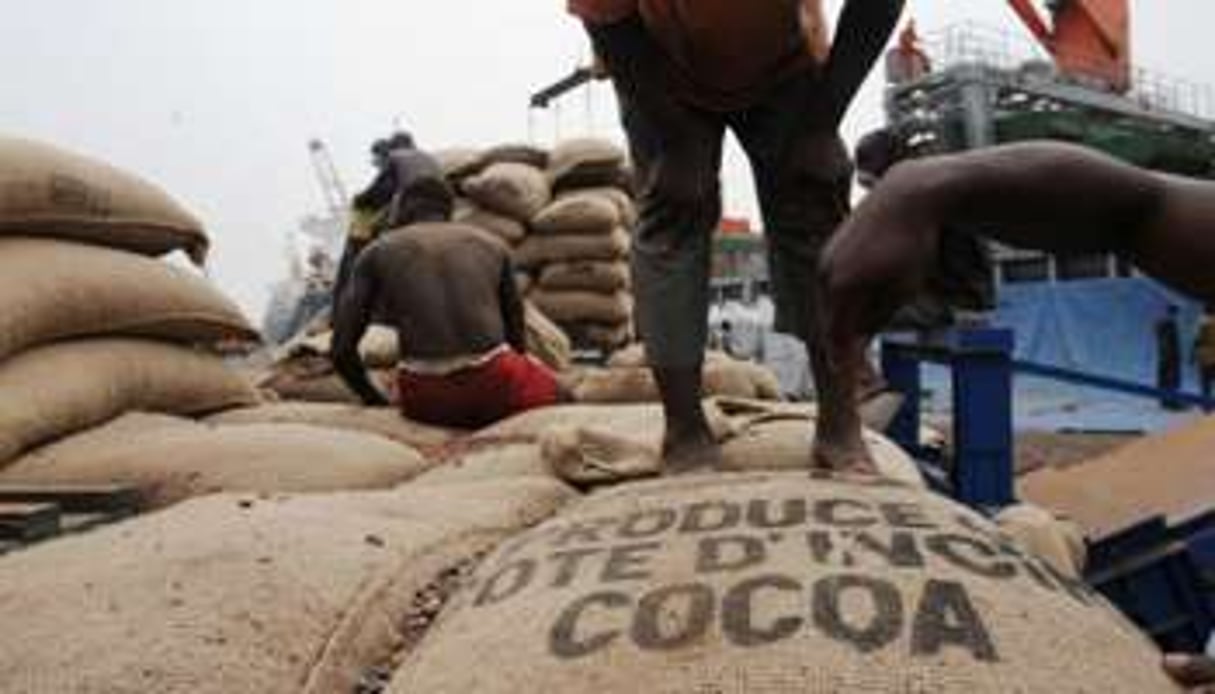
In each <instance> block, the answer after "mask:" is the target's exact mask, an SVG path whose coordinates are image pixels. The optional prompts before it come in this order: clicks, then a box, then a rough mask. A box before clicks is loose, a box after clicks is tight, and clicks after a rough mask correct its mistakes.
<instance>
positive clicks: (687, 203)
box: [569, 0, 903, 471]
mask: <svg viewBox="0 0 1215 694" xmlns="http://www.w3.org/2000/svg"><path fill="white" fill-rule="evenodd" d="M902 5H903V2H902V0H848V1H847V2H845V3H844V9H843V12H842V14H841V16H840V21H839V31H838V32H837V33H836V36H835V40H834V45H830V46H829V44H830V43H831V42H830V41H829V40H828V39H827V38H826V29H825V22H824V20H823V17H822V12H821V8H820V3H819V2H818V0H801V1H800V2H799V0H748V1H747V2H740V1H739V0H570V2H569V10H570V11H571V12H572V13H573V14H575V15H577V16H578V17H580V18H581V19H582V20H583V21H584V22H585V23H586V26H587V30H588V32H589V33H590V36H591V39H592V42H593V44H594V47H595V51H596V53H597V54H598V55H599V57H600V59H601V61H602V64H603V66H604V67H605V68H606V70H607V72H608V73H609V74H610V75H611V77H612V80H613V82H614V84H615V87H616V92H617V95H618V97H619V102H620V110H621V119H622V121H623V124H624V128H625V131H626V132H627V134H628V138H629V145H630V149H631V154H632V159H633V164H634V166H635V168H636V174H637V184H638V188H639V190H638V192H639V197H640V201H641V204H640V213H641V214H640V222H639V225H638V227H637V229H636V232H635V237H634V240H633V275H634V286H635V292H636V298H637V323H638V329H639V332H640V335H641V338H642V340H643V342H644V343H645V346H646V354H647V356H648V358H649V360H650V363H651V365H652V368H653V369H654V376H655V380H656V381H657V383H658V386H659V391H660V393H661V396H662V403H663V409H664V414H665V417H666V433H665V440H664V457H665V458H666V463H667V467H668V469H669V470H672V471H681V470H687V469H691V468H697V467H702V466H705V465H710V464H712V463H713V462H714V461H715V460H716V458H717V455H716V453H717V450H716V448H715V445H714V443H713V437H712V436H711V434H710V431H709V426H708V423H707V421H706V418H705V415H704V412H703V410H702V409H701V399H700V397H701V370H702V366H703V361H704V349H705V343H706V339H707V335H706V333H707V323H708V306H709V253H710V245H711V237H712V235H713V233H714V231H715V229H716V227H717V224H718V221H719V219H720V216H721V201H720V189H719V180H718V179H719V173H720V166H721V155H722V140H723V137H724V134H725V131H726V130H727V129H729V130H730V131H732V132H733V133H734V134H735V136H736V137H737V138H738V140H739V142H740V143H741V144H742V147H743V149H744V150H745V151H746V153H747V156H748V158H749V159H750V162H751V166H752V169H753V171H754V174H755V183H756V188H757V191H758V194H759V201H760V205H761V208H762V211H763V216H764V222H765V231H766V238H767V239H768V242H769V244H770V246H769V254H770V257H771V261H772V262H771V267H772V282H773V287H774V292H775V299H776V306H777V315H776V328H777V329H778V330H780V331H781V332H785V333H788V334H792V335H795V336H797V337H799V338H800V339H802V340H803V341H804V342H805V343H806V345H807V347H808V348H809V352H810V356H811V363H812V364H813V365H815V375H816V378H818V377H820V375H819V369H820V368H822V367H823V366H824V362H823V360H822V359H820V358H819V354H820V353H821V350H819V349H817V348H816V347H815V345H816V336H817V334H818V331H817V329H816V327H815V324H816V318H815V316H814V311H813V310H812V307H813V305H814V298H813V294H814V292H815V285H814V282H813V277H814V269H815V267H816V264H817V261H818V257H819V251H820V249H821V248H822V246H823V244H824V243H825V242H826V239H827V238H828V237H829V236H830V234H831V233H832V232H833V230H834V229H835V227H836V226H837V225H838V224H839V223H840V221H841V220H842V219H843V218H844V217H845V216H846V215H847V213H848V210H849V192H850V178H851V162H850V161H849V157H848V154H847V151H846V149H845V147H844V145H843V143H842V142H841V140H840V138H839V136H838V134H837V129H838V126H839V123H840V121H841V119H842V118H843V115H844V112H845V111H846V110H847V108H848V105H849V103H850V102H851V101H852V99H853V97H854V95H855V94H856V92H857V90H858V88H859V87H860V84H861V82H862V81H863V80H864V78H865V76H866V75H867V74H868V73H869V71H870V69H871V68H872V66H873V65H874V63H875V62H876V61H877V59H878V58H879V57H880V55H881V52H882V50H883V49H884V48H885V46H886V43H887V40H888V39H889V38H890V35H891V34H892V33H893V31H894V28H895V25H896V23H897V21H898V16H899V14H900V11H901V9H902Z"/></svg>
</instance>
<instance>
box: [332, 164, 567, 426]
mask: <svg viewBox="0 0 1215 694" xmlns="http://www.w3.org/2000/svg"><path fill="white" fill-rule="evenodd" d="M409 162H412V164H410V163H409ZM409 162H405V161H404V160H402V161H401V162H398V166H397V167H396V176H397V178H398V185H399V190H398V191H397V194H396V202H395V203H394V205H393V208H394V209H393V212H392V215H393V219H392V228H391V229H390V230H389V231H386V232H383V233H382V234H380V235H379V237H378V238H377V239H376V240H374V241H372V242H371V243H370V245H368V246H367V247H366V248H364V249H363V250H362V252H361V253H359V254H358V258H357V259H356V260H355V261H354V262H353V263H352V268H351V270H350V278H349V281H348V282H347V283H346V286H345V288H344V289H343V291H342V293H341V295H340V296H339V297H338V298H337V305H336V311H335V320H334V330H333V350H332V353H333V363H334V367H335V369H336V370H337V372H338V374H339V375H340V376H341V377H342V379H343V380H344V381H345V382H346V383H347V385H349V386H350V388H351V389H352V390H353V391H354V392H355V393H356V394H358V396H359V397H360V398H361V399H362V400H363V402H364V403H366V404H367V405H370V406H383V405H387V404H388V399H387V398H386V397H385V396H384V394H383V393H381V392H380V391H379V390H378V389H377V388H376V387H375V386H374V385H373V384H372V383H371V381H370V379H369V378H368V376H367V371H366V369H365V368H364V365H363V362H362V359H361V357H360V356H359V350H358V345H359V342H360V340H361V339H362V337H363V335H364V333H366V331H367V328H368V325H369V324H370V323H371V319H372V315H373V312H374V313H375V315H376V316H377V317H379V318H380V319H381V320H383V321H384V322H386V323H388V324H389V325H391V326H392V327H393V328H395V329H396V331H397V337H398V341H399V343H400V351H401V364H400V367H399V388H398V391H399V392H398V395H399V398H400V407H401V412H402V414H403V415H404V416H406V417H408V418H409V419H412V420H415V421H419V422H424V423H427V424H434V425H439V426H448V427H461V428H477V427H483V426H486V425H488V424H492V423H493V422H495V421H498V420H499V419H503V418H505V417H508V416H510V415H512V414H515V413H517V412H521V411H523V410H527V409H531V408H534V407H542V406H545V405H551V404H555V403H557V402H558V401H559V400H560V399H561V393H560V389H559V387H558V384H557V379H556V377H555V375H554V374H553V373H552V371H550V370H549V369H548V368H547V367H546V366H544V365H543V364H542V363H540V362H539V361H538V360H536V359H534V358H532V357H531V356H529V355H527V347H526V341H525V334H524V318H523V303H522V300H521V299H520V298H519V294H518V290H517V289H516V287H515V280H514V267H513V265H512V263H511V259H510V252H509V250H508V249H507V247H506V246H505V245H504V244H502V243H501V242H500V241H498V240H497V239H495V238H494V237H492V236H490V235H489V234H487V233H485V232H483V231H481V230H479V229H477V228H475V227H471V226H468V225H464V224H452V223H450V222H448V220H449V219H450V217H451V211H452V205H453V201H454V197H453V195H452V192H451V190H450V188H449V187H448V185H447V183H446V182H445V181H444V179H443V177H442V174H441V173H440V172H439V168H438V166H437V165H436V164H434V162H433V160H432V159H430V157H428V156H426V155H424V154H422V153H420V152H416V151H415V152H414V154H412V155H411V157H410V159H409Z"/></svg>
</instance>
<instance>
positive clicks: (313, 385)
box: [257, 367, 361, 405]
mask: <svg viewBox="0 0 1215 694" xmlns="http://www.w3.org/2000/svg"><path fill="white" fill-rule="evenodd" d="M257 387H258V388H259V389H260V390H262V391H265V392H267V393H271V394H273V396H274V398H276V399H278V400H283V401H288V402H308V403H320V404H331V405H359V404H361V401H360V400H359V398H358V396H357V395H355V394H354V392H353V391H352V390H350V389H349V388H347V387H346V384H345V383H343V382H342V379H341V378H339V377H338V375H337V374H335V373H333V372H332V371H329V372H326V373H325V374H323V375H304V374H300V373H299V372H297V371H295V370H294V369H291V368H281V367H276V368H275V369H274V370H272V371H271V372H270V373H268V374H266V375H265V376H264V377H262V378H261V379H260V380H259V381H258V382H257Z"/></svg>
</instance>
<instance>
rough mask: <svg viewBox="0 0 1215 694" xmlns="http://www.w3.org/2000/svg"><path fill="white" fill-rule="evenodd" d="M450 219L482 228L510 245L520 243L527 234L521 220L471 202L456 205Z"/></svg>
mask: <svg viewBox="0 0 1215 694" xmlns="http://www.w3.org/2000/svg"><path fill="white" fill-rule="evenodd" d="M452 220H453V221H456V222H460V223H461V224H471V225H472V226H475V227H478V228H480V229H484V230H485V231H488V232H489V233H491V234H493V235H494V236H495V237H497V238H498V239H500V240H502V241H503V242H505V243H507V244H509V245H511V246H514V245H516V244H518V243H520V242H521V241H523V239H524V238H525V237H526V236H527V227H526V226H524V224H523V223H522V222H520V221H517V220H515V219H511V218H510V217H507V216H505V215H500V214H495V213H493V212H490V211H489V210H486V209H482V208H481V207H480V206H478V205H476V204H472V203H470V204H467V205H461V206H459V207H457V208H456V211H455V213H454V214H453V215H452Z"/></svg>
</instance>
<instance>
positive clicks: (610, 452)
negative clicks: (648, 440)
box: [540, 427, 663, 488]
mask: <svg viewBox="0 0 1215 694" xmlns="http://www.w3.org/2000/svg"><path fill="white" fill-rule="evenodd" d="M540 455H541V456H542V457H543V458H544V461H545V463H547V464H548V467H549V469H550V470H551V471H552V474H553V475H554V476H555V477H556V478H557V479H560V480H562V481H563V482H567V483H569V484H571V485H573V486H575V487H578V488H587V487H596V486H602V485H607V484H620V483H622V482H626V481H629V480H635V479H642V478H645V477H654V476H656V475H659V474H661V473H662V469H663V465H662V456H661V454H660V452H659V450H658V449H657V448H655V447H653V446H649V445H646V444H643V443H638V442H636V441H633V440H630V439H629V438H627V437H625V436H621V435H618V434H613V433H611V432H607V431H601V430H598V429H592V428H588V427H557V428H555V429H550V430H548V431H546V432H544V433H543V434H541V436H540Z"/></svg>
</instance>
